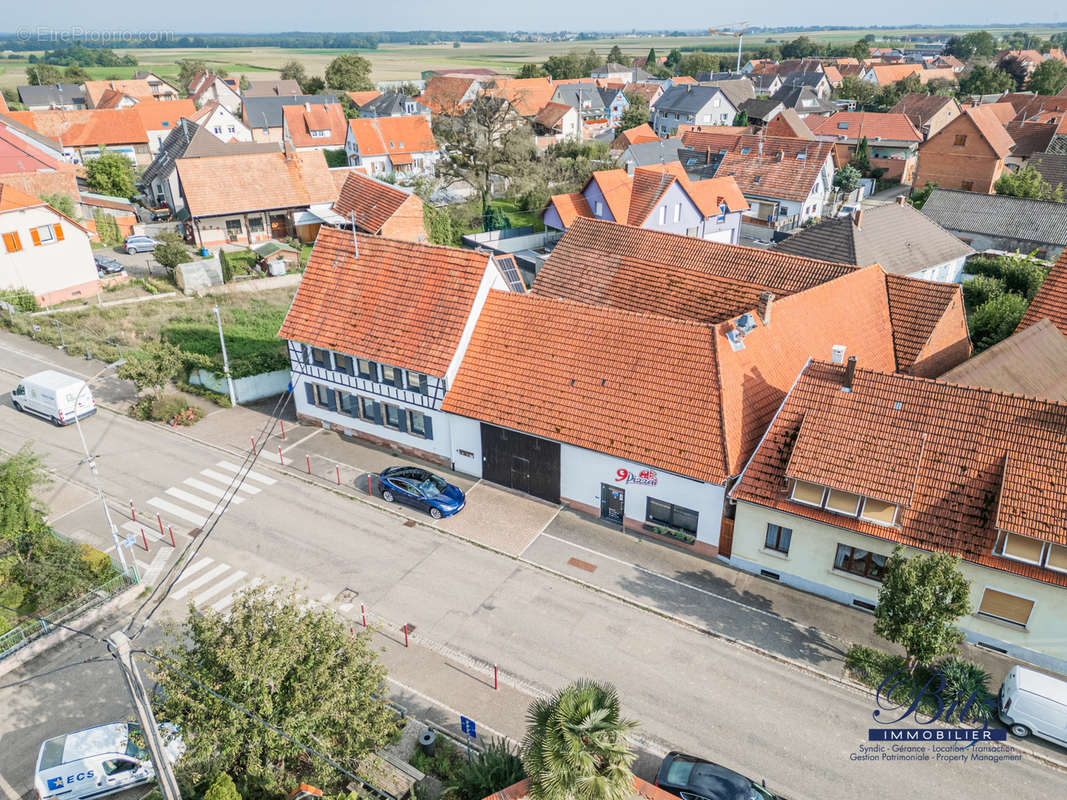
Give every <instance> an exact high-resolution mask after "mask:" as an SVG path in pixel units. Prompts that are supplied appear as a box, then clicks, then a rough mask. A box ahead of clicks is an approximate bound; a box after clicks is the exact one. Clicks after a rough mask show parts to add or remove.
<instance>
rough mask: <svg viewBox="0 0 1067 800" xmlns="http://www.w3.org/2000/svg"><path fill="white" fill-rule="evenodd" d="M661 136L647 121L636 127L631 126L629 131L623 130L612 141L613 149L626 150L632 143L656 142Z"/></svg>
mask: <svg viewBox="0 0 1067 800" xmlns="http://www.w3.org/2000/svg"><path fill="white" fill-rule="evenodd" d="M658 139H659V137H658V136H657V135H656V132H655V131H654V130H652V126H651V125H649V124H648V123H647V122H646V123H644V124H642V125H638V126H637V127H636V128H630V129H629V130H627V131H623V132H622V133H620V134H619V135H618V136H616V137H615V141H614V142H612V143H611V149H612V150H625V149H626V148H627V147H629V146H630V145H632V144H640V143H641V142H654V141H656V140H658Z"/></svg>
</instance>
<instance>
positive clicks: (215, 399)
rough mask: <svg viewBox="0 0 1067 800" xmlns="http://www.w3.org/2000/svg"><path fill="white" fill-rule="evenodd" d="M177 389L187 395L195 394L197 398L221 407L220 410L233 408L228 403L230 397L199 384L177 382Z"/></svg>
mask: <svg viewBox="0 0 1067 800" xmlns="http://www.w3.org/2000/svg"><path fill="white" fill-rule="evenodd" d="M178 388H179V389H181V390H182V391H183V392H186V393H188V394H195V395H196V396H197V397H203V398H204V399H206V400H210V401H211V402H212V403H214V404H215V405H217V406H221V407H222V408H233V404H232V403H231V402H230V396H229V395H228V394H219V393H218V392H213V391H211V390H210V389H208V388H207V387H206V386H201V385H200V384H199V383H185V382H184V381H179V382H178Z"/></svg>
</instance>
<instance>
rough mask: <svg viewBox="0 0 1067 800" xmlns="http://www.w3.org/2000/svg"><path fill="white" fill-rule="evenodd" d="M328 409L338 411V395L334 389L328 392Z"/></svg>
mask: <svg viewBox="0 0 1067 800" xmlns="http://www.w3.org/2000/svg"><path fill="white" fill-rule="evenodd" d="M326 408H328V409H330V411H336V410H337V393H336V392H335V391H334V390H333V389H327V390H326Z"/></svg>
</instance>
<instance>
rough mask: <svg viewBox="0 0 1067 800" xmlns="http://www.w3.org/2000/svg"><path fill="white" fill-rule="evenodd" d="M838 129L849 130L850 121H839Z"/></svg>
mask: <svg viewBox="0 0 1067 800" xmlns="http://www.w3.org/2000/svg"><path fill="white" fill-rule="evenodd" d="M837 129H838V130H839V131H847V130H848V123H847V122H839V123H837Z"/></svg>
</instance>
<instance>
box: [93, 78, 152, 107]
mask: <svg viewBox="0 0 1067 800" xmlns="http://www.w3.org/2000/svg"><path fill="white" fill-rule="evenodd" d="M83 86H84V87H85V99H86V100H87V101H88V103H89V106H90V107H92V108H95V107H97V106H98V105H99V103H100V99H101V98H102V97H103V96H104V95H106V94H108V93H109V92H113V93H115V94H117V95H118V96H120V97H121V96H122V95H124V94H125V95H129V96H130V97H135V98H137V99H138V100H146V99H147V100H151V99H152V98H153V97H154V95H153V94H152V87H151V86H150V85H149V83H148V81H146V80H139V79H131V80H125V81H123V80H106V81H86V82H85V83H84V84H83Z"/></svg>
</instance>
